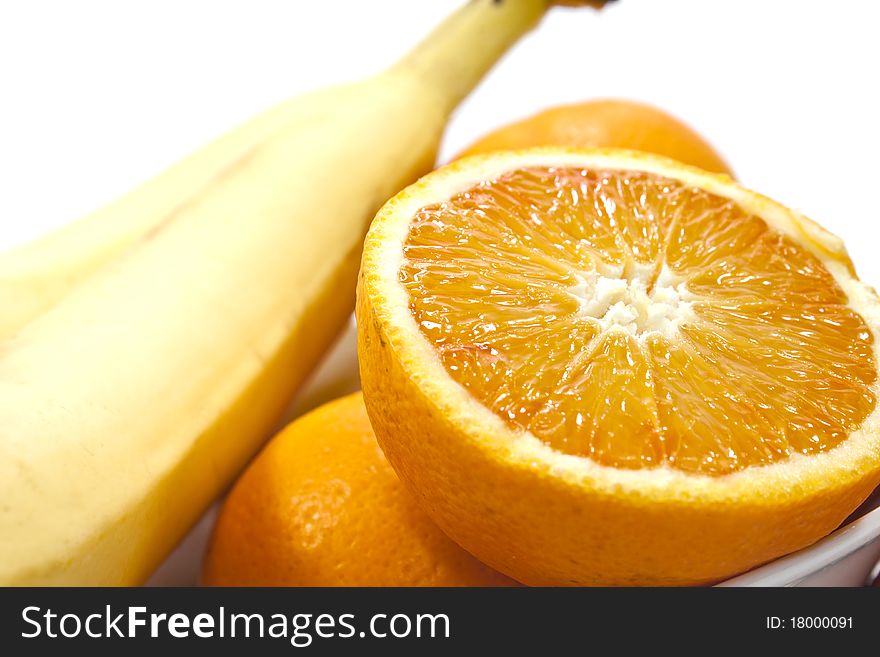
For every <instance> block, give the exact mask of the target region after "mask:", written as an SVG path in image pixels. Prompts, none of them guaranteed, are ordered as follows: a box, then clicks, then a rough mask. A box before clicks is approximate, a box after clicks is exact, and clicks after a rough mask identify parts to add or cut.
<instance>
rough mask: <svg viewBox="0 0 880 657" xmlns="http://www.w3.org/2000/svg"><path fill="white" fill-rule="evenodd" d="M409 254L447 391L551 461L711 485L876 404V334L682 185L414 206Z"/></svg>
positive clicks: (766, 237) (816, 276)
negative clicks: (530, 438)
mask: <svg viewBox="0 0 880 657" xmlns="http://www.w3.org/2000/svg"><path fill="white" fill-rule="evenodd" d="M404 250H405V254H404V255H405V257H404V263H403V265H402V267H401V269H400V280H401V282H402V284H403V285H404V287H405V288H406V289H407V291H408V292H409V295H410V311H411V313H412V315H413V317H414V318H415V320H416V322H417V324H418V325H419V327H420V330H421V332H422V334H423V335H424V337H425V338H427V340H428V341H429V342H430V343H431V344H432V345H433V346H434V348H435V349H436V351H437V353H438V354H439V356H440V358H441V360H442V363H443V365H444V366H445V368H446V370H447V372H448V373H449V375H450V376H451V377H452V378H453V379H454V380H455V381H457V382H458V383H460V384H461V385H463V386H464V387H465V388H466V389H468V390H469V391H470V393H471V394H472V395H473V396H474V397H475V398H476V399H477V400H479V401H480V402H481V403H482V404H484V405H485V406H486V407H488V408H490V409H492V411H494V412H495V413H496V414H497V415H498V416H499V417H501V418H502V419H503V420H504V421H505V422H506V423H507V424H508V425H509V426H510V427H511V428H513V429H519V430H527V431H530V432H531V433H532V434H533V435H535V436H537V437H538V438H540V439H541V440H543V441H544V442H546V443H547V444H548V445H550V446H552V447H553V448H555V449H557V450H559V451H561V452H565V453H568V454H575V455H580V456H585V457H589V458H591V459H593V460H594V461H596V462H598V463H601V464H604V465H608V466H613V467H617V468H645V467H656V466H661V465H666V466H669V467H673V468H676V469H679V470H683V471H686V472H691V473H700V474H708V475H721V474H727V473H731V472H735V471H737V470H740V469H742V468H745V467H748V466H753V465H761V464H768V463H772V462H775V461H779V460H782V459H785V458H788V457H789V456H791V455H793V454H797V453H800V454H815V453H817V452H822V451H825V450H828V449H830V448H832V447H834V446H835V445H837V444H839V443H840V442H841V441H843V440H844V439H846V437H847V436H848V435H849V433H851V432H852V431H853V430H855V429H857V428H858V427H859V425H860V424H861V423H862V421H863V420H864V419H865V417H866V416H867V415H868V414H869V413H870V412H871V411H872V410H873V408H874V405H875V403H876V400H875V397H874V395H873V393H872V391H871V387H872V385H873V383H874V381H875V378H876V368H875V362H874V355H873V346H872V345H873V335H872V333H871V331H870V330H869V328H868V326H867V325H866V324H865V321H864V320H863V318H862V317H861V316H860V315H858V314H857V313H856V312H854V311H853V310H851V309H850V308H848V307H847V297H846V294H845V293H844V292H843V290H842V289H841V288H840V287H839V286H838V285H837V283H836V281H835V280H834V278H833V277H832V276H831V274H830V273H829V272H828V270H827V269H826V268H825V267H824V265H822V263H821V262H820V261H819V260H818V259H817V258H816V257H814V256H813V255H812V254H810V253H809V252H808V251H806V250H805V249H803V248H802V247H800V246H798V245H797V244H795V243H794V242H793V241H791V240H790V239H788V238H787V237H785V236H783V235H782V234H780V233H778V232H776V231H774V230H773V229H771V228H770V227H769V226H768V225H767V224H766V223H765V222H764V221H763V220H762V219H760V218H759V217H756V216H754V215H750V214H748V213H746V212H744V211H743V210H742V209H740V208H739V207H738V206H737V205H736V204H735V203H733V202H732V201H730V200H728V199H725V198H722V197H719V196H715V195H713V194H710V193H708V192H705V191H703V190H700V189H697V188H694V187H688V186H685V185H684V184H682V183H680V182H678V181H674V180H671V179H665V178H662V177H659V176H656V175H653V174H648V173H643V172H635V171H593V170H581V169H573V168H565V169H554V168H530V169H525V170H517V171H513V172H510V173H508V174H505V175H504V176H502V177H500V178H499V179H496V180H494V181H489V182H485V183H481V184H479V185H476V186H475V187H473V188H472V189H470V190H468V191H467V192H463V193H460V194H457V195H456V196H454V197H453V198H451V199H450V200H449V201H447V202H444V203H441V204H438V205H434V206H430V207H426V208H423V209H422V210H420V211H419V212H418V213H417V214H416V216H415V217H414V218H413V221H412V224H411V226H410V231H409V235H408V237H407V240H406V243H405V247H404Z"/></svg>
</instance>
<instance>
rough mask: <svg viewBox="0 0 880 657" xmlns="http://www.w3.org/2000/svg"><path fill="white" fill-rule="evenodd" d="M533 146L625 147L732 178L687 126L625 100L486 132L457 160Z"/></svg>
mask: <svg viewBox="0 0 880 657" xmlns="http://www.w3.org/2000/svg"><path fill="white" fill-rule="evenodd" d="M535 146H568V147H573V148H626V149H631V150H638V151H645V152H648V153H655V154H657V155H664V156H666V157H671V158H672V159H675V160H678V161H679V162H684V163H685V164H690V165H692V166H695V167H699V168H700V169H704V170H705V171H711V172H713V173H726V174H727V175H729V176H731V177H733V171H732V170H731V169H730V167H729V166H728V165H727V163H726V162H725V161H724V159H723V158H722V157H721V156H720V155H719V154H718V153H717V152H716V151H715V149H714V148H712V146H711V145H710V144H709V143H708V142H707V141H706V140H705V139H703V137H701V136H700V135H699V134H697V133H696V132H695V131H694V130H693V129H692V128H690V127H689V126H687V125H686V124H685V123H683V122H682V121H680V120H678V119H677V118H675V117H674V116H672V115H670V114H667V113H666V112H664V111H662V110H659V109H657V108H655V107H651V106H650V105H645V104H643V103H636V102H633V101H627V100H593V101H588V102H584V103H577V104H573V105H561V106H559V107H553V108H550V109H547V110H544V111H542V112H539V113H538V114H535V115H533V116H530V117H527V118H525V119H521V120H519V121H515V122H513V123H509V124H508V125H506V126H503V127H501V128H498V129H497V130H494V131H492V132H490V133H489V134H487V135H485V136H484V137H482V138H481V139H479V140H477V141H476V142H474V143H473V144H471V146H470V147H468V148H467V149H465V150H464V151H462V152H461V153H460V154H459V155H458V157H457V158H456V159H459V158H462V157H465V156H468V155H476V154H477V153H489V152H492V151H502V150H520V149H523V148H532V147H535Z"/></svg>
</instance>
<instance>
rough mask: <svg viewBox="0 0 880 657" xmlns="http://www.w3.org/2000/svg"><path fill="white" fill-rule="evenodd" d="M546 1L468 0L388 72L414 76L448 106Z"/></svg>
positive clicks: (539, 12)
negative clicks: (432, 89) (468, 0)
mask: <svg viewBox="0 0 880 657" xmlns="http://www.w3.org/2000/svg"><path fill="white" fill-rule="evenodd" d="M550 4H551V2H550V1H549V0H471V1H470V2H468V3H467V4H466V5H464V6H463V7H461V9H459V10H458V11H456V12H455V13H454V14H452V15H451V16H449V18H447V19H446V20H445V21H444V22H443V23H441V24H440V25H439V26H438V27H437V28H436V29H435V30H434V31H433V32H432V33H431V34H429V35H428V37H427V38H425V40H424V41H422V42H421V43H420V44H419V45H417V46H416V47H415V48H414V49H413V50H412V51H411V52H410V53H409V54H408V55H406V56H405V57H404V58H403V59H402V60H400V61H399V62H398V63H397V64H395V65H394V66H393V67H392V68H391V72H393V73H404V74H408V75H414V76H416V77H418V78H419V79H421V80H422V81H424V82H425V83H427V85H428V86H430V87H432V88H434V89H435V90H436V91H437V92H438V96H439V98H440V102H441V103H444V105H445V109H446V111H452V109H453V108H454V107H455V106H456V105H458V103H459V102H460V101H461V100H462V99H463V98H464V97H465V96H466V95H467V94H468V93H469V92H470V90H471V89H473V88H474V86H476V84H477V83H478V82H479V81H480V78H482V77H483V75H485V73H486V72H487V71H488V70H489V69H490V68H492V65H493V64H494V63H495V62H496V61H498V59H499V58H500V57H501V56H502V55H503V54H504V53H505V52H506V51H507V49H508V48H510V46H512V45H513V44H514V43H516V41H517V40H518V39H519V38H520V37H521V36H522V35H523V34H525V33H526V32H528V31H529V30H530V29H531V28H532V27H534V26H535V25H536V24H537V23H538V21H539V20H540V19H541V17H542V16H543V15H544V12H545V11H546V10H547V8H548V7H549V6H550Z"/></svg>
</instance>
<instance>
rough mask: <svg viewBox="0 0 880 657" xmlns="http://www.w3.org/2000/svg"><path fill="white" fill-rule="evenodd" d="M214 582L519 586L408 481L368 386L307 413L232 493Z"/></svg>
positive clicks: (216, 537)
mask: <svg viewBox="0 0 880 657" xmlns="http://www.w3.org/2000/svg"><path fill="white" fill-rule="evenodd" d="M202 580H203V583H204V584H207V585H209V586H515V585H516V582H514V581H513V580H511V579H508V578H507V577H505V576H504V575H501V574H500V573H498V572H496V571H494V570H492V569H490V568H488V567H487V566H485V565H483V564H482V563H481V562H479V561H477V560H476V559H475V558H474V557H472V556H471V555H470V554H468V553H467V552H465V551H464V550H463V549H461V548H460V547H458V545H456V544H455V543H453V542H452V541H451V540H450V539H449V538H447V537H446V535H445V534H443V532H441V531H440V529H439V528H438V527H437V526H436V525H435V524H434V523H433V522H432V521H431V520H430V519H429V518H428V516H427V515H426V514H424V513H423V512H422V511H421V510H420V509H419V507H418V506H417V505H416V502H415V500H414V499H413V498H412V497H411V495H410V494H409V493H408V492H407V491H406V490H404V488H403V485H402V484H401V483H400V481H399V479H398V478H397V475H395V474H394V471H393V470H392V469H391V466H390V465H389V464H388V462H387V461H386V460H385V457H384V456H383V454H382V451H381V450H380V449H379V446H378V444H377V443H376V438H375V436H374V434H373V431H372V428H371V427H370V423H369V419H368V418H367V414H366V409H365V408H364V404H363V399H362V397H361V393H359V392H358V393H354V394H352V395H349V396H347V397H343V398H341V399H338V400H336V401H333V402H330V403H328V404H325V405H324V406H322V407H320V408H318V409H317V410H314V411H312V412H311V413H309V414H307V415H305V416H303V417H301V418H299V419H298V420H296V421H295V422H293V423H292V424H290V425H289V426H288V427H287V428H286V429H284V430H283V431H282V432H281V433H280V434H278V435H277V436H276V437H275V438H274V439H273V440H272V441H271V442H270V443H269V444H268V445H267V446H266V448H265V449H264V450H263V451H262V452H261V453H260V455H259V456H258V457H257V458H256V459H255V460H254V461H253V462H252V463H251V465H250V466H249V467H248V469H247V470H246V471H245V473H244V474H243V475H242V476H241V478H240V479H239V480H238V482H237V483H236V485H235V487H234V488H233V489H232V491H231V492H230V494H229V496H228V497H227V499H226V501H225V503H224V505H223V508H222V510H221V512H220V516H219V518H218V520H217V524H216V525H215V528H214V533H213V536H212V538H211V542H210V545H209V548H208V553H207V556H206V558H205V565H204V571H203V575H202Z"/></svg>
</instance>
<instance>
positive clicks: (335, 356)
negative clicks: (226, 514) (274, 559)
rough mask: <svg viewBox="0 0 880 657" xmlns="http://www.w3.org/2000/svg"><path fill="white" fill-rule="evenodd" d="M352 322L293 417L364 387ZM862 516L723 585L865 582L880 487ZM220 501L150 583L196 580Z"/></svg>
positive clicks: (874, 551)
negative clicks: (810, 544) (359, 371)
mask: <svg viewBox="0 0 880 657" xmlns="http://www.w3.org/2000/svg"><path fill="white" fill-rule="evenodd" d="M355 338H356V334H355V328H354V322H353V321H352V322H351V323H350V324H349V326H348V327H347V328H346V330H345V333H344V334H343V335H342V336H341V337H340V338H339V341H338V342H337V344H336V346H335V347H334V348H333V349H332V350H331V352H330V353H329V354H328V355H327V357H326V358H325V359H324V361H323V363H322V364H321V366H320V367H319V368H318V370H317V371H316V372H315V376H314V377H313V378H312V380H311V381H310V382H309V383H308V385H306V387H305V388H304V389H303V391H302V393H301V394H300V395H298V396H297V399H296V400H294V403H293V404H292V405H291V408H290V411H289V412H288V413H287V417H286V418H285V423H286V422H287V421H289V420H290V419H291V418H294V417H296V416H298V415H301V414H303V413H305V412H306V411H308V410H310V409H312V408H315V407H316V406H319V405H321V404H323V403H324V402H326V401H329V400H331V399H335V398H336V397H340V396H342V395H344V394H346V393H349V392H354V391H355V390H357V389H358V388H359V387H360V384H359V380H358V371H357V346H356V339H355ZM860 513H861V515H860V516H859V517H858V518H857V519H855V520H851V521H850V522H849V523H847V524H845V525H844V526H843V527H841V528H840V529H838V530H837V531H835V532H834V533H833V534H831V535H829V536H827V537H826V538H824V539H822V540H821V541H819V542H818V543H815V544H814V545H812V546H810V547H808V548H806V549H803V550H801V551H800V552H796V553H794V554H790V555H788V556H786V557H782V558H781V559H777V560H776V561H773V562H771V563H769V564H766V565H764V566H761V567H759V568H756V569H754V570H752V571H750V572H748V573H745V574H743V575H739V576H738V577H734V578H733V579H730V580H727V581H726V582H723V583H722V584H721V586H862V585H863V584H865V582H866V579H867V577H868V575H869V573H870V572H871V571H872V568H873V567H874V564H876V563H877V561H878V560H880V491H878V493H875V495H874V496H873V498H872V500H871V501H870V502H869V503H867V504H865V505H863V507H862V508H861V509H860ZM215 515H216V505H215V506H214V507H212V508H211V509H210V510H209V511H208V513H206V514H205V516H204V517H203V518H202V519H201V520H200V521H199V523H198V524H197V525H196V526H195V527H194V528H193V529H192V531H191V532H190V533H189V534H188V535H187V536H186V538H185V539H184V540H183V541H182V542H181V544H180V545H179V546H178V547H177V549H176V550H175V551H174V552H173V553H172V554H171V555H170V556H169V557H168V559H166V561H165V563H163V564H162V566H161V567H160V568H159V569H158V570H157V571H156V573H155V574H154V575H153V577H152V578H151V579H150V581H149V582H148V585H150V586H189V585H193V584H196V583H197V582H198V574H199V571H200V569H201V562H202V555H203V553H204V550H205V544H206V543H207V540H208V536H209V534H210V531H211V526H212V525H213V522H214V517H215Z"/></svg>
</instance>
